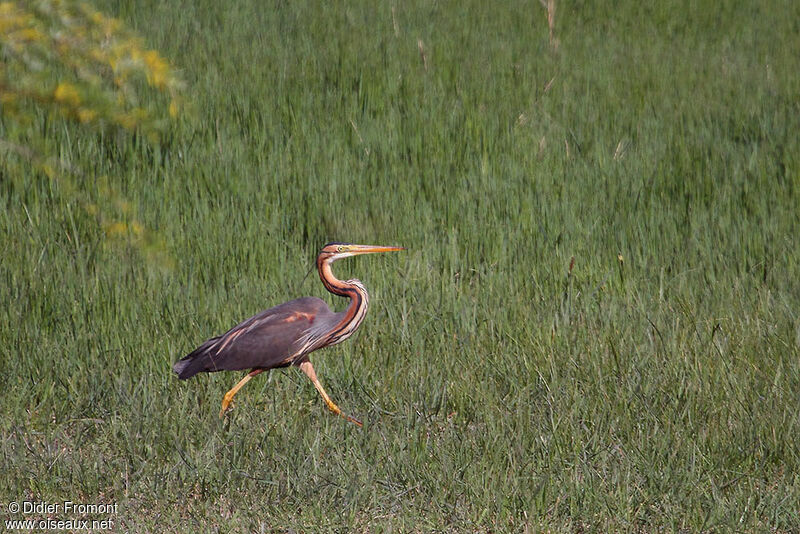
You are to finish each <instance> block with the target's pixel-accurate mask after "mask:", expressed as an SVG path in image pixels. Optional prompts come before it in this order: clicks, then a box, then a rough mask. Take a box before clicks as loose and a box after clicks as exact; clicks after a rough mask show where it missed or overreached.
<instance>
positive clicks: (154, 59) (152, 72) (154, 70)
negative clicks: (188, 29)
mask: <svg viewBox="0 0 800 534" xmlns="http://www.w3.org/2000/svg"><path fill="white" fill-rule="evenodd" d="M144 63H145V65H147V69H148V71H149V72H148V74H147V81H148V82H149V83H150V85H152V86H154V87H158V88H159V89H163V88H164V85H165V84H166V82H167V76H168V75H169V66H168V65H167V62H166V61H164V59H163V58H162V57H161V56H159V55H158V52H156V51H155V50H148V51H147V52H145V53H144Z"/></svg>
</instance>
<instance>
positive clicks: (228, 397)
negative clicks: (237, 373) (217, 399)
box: [219, 369, 264, 417]
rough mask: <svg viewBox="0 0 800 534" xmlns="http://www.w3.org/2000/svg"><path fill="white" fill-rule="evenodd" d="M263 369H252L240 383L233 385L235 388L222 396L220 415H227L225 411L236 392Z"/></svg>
mask: <svg viewBox="0 0 800 534" xmlns="http://www.w3.org/2000/svg"><path fill="white" fill-rule="evenodd" d="M263 371H264V370H263V369H253V370H252V371H250V372H249V373H247V375H246V376H245V377H244V378H242V379H241V380H239V383H238V384H236V385H235V386H233V389H231V390H230V391H229V392H227V393H226V394H225V396H224V397H223V398H222V409H221V410H220V411H219V416H220V417H222V416H223V415H225V411H226V410H227V409H228V406H229V405H230V403H231V401H232V400H233V396H234V395H236V392H237V391H239V390H240V389H242V386H244V385H245V384H247V383H248V382H249V381H250V379H251V378H253V377H254V376H256V375H257V374H259V373H261V372H263Z"/></svg>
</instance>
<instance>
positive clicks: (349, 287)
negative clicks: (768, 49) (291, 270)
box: [317, 258, 369, 317]
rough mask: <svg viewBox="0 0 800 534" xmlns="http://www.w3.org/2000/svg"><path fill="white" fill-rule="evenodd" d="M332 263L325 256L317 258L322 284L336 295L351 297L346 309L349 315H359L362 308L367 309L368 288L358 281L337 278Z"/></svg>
mask: <svg viewBox="0 0 800 534" xmlns="http://www.w3.org/2000/svg"><path fill="white" fill-rule="evenodd" d="M331 263H333V262H331V261H330V260H326V259H323V258H318V259H317V269H318V270H319V277H320V279H321V280H322V284H323V285H324V286H325V289H327V290H328V291H330V292H331V293H333V294H334V295H339V296H341V297H349V298H350V305H349V306H348V307H347V310H346V314H347V316H348V317H349V316H351V315H353V316H355V315H358V313H357V312H358V311H359V310H360V309H361V308H365V309H366V307H367V304H368V302H369V295H367V291H366V289H364V286H362V285H361V284H359V283H357V281H353V282H350V281H347V282H346V281H344V280H339V279H338V278H336V276H334V274H333V271H332V270H331ZM354 282H355V283H354Z"/></svg>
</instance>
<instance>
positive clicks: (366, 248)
mask: <svg viewBox="0 0 800 534" xmlns="http://www.w3.org/2000/svg"><path fill="white" fill-rule="evenodd" d="M397 250H405V249H404V248H403V247H381V246H377V245H351V249H350V250H349V251H348V252H350V254H353V255H356V254H372V253H375V252H394V251H397Z"/></svg>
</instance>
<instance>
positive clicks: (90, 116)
mask: <svg viewBox="0 0 800 534" xmlns="http://www.w3.org/2000/svg"><path fill="white" fill-rule="evenodd" d="M96 117H97V112H96V111H95V110H93V109H87V108H80V109H79V110H78V120H79V121H81V122H91V121H93V120H94V119H95V118H96Z"/></svg>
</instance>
